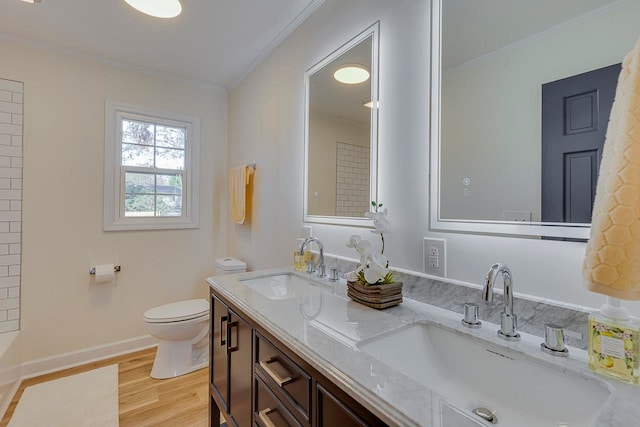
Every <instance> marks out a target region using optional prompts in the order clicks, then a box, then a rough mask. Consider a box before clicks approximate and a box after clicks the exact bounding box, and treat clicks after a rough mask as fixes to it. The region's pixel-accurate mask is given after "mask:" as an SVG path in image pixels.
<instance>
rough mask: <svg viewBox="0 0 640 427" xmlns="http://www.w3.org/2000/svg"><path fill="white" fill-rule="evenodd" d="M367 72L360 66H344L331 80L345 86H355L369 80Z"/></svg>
mask: <svg viewBox="0 0 640 427" xmlns="http://www.w3.org/2000/svg"><path fill="white" fill-rule="evenodd" d="M369 76H370V74H369V70H367V69H366V68H364V66H362V65H344V66H342V67H340V68H339V69H338V70H337V71H336V72H335V73H333V78H334V79H336V80H337V81H339V82H340V83H344V84H347V85H357V84H359V83H362V82H366V81H367V80H369Z"/></svg>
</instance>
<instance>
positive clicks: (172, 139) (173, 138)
mask: <svg viewBox="0 0 640 427" xmlns="http://www.w3.org/2000/svg"><path fill="white" fill-rule="evenodd" d="M186 139H187V129H186V128H176V127H170V126H163V125H157V126H156V145H157V146H158V147H169V148H180V149H182V150H184V142H185V140H186Z"/></svg>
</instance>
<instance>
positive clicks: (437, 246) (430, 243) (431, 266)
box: [422, 237, 447, 277]
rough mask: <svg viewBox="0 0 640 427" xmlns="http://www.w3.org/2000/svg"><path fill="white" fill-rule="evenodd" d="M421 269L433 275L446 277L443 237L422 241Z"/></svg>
mask: <svg viewBox="0 0 640 427" xmlns="http://www.w3.org/2000/svg"><path fill="white" fill-rule="evenodd" d="M422 251H423V257H424V261H423V265H422V270H423V271H424V272H425V273H427V274H431V275H433V276H439V277H447V264H446V253H447V241H446V240H444V239H428V238H426V237H425V238H424V239H423V241H422Z"/></svg>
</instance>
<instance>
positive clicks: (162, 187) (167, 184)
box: [156, 175, 182, 196]
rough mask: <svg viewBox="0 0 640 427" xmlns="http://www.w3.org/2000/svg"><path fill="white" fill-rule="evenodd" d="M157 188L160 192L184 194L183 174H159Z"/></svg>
mask: <svg viewBox="0 0 640 427" xmlns="http://www.w3.org/2000/svg"><path fill="white" fill-rule="evenodd" d="M157 179H158V181H157V186H158V187H157V190H156V192H157V193H158V194H175V195H178V196H181V195H182V176H181V175H158V178H157Z"/></svg>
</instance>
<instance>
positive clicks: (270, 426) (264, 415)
mask: <svg viewBox="0 0 640 427" xmlns="http://www.w3.org/2000/svg"><path fill="white" fill-rule="evenodd" d="M274 411H276V410H275V409H271V408H267V409H263V410H262V411H260V412H258V417H260V421H262V423H263V424H264V425H266V426H267V427H276V425H275V424H274V423H273V421H271V420H270V419H269V414H270V413H272V412H274Z"/></svg>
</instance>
